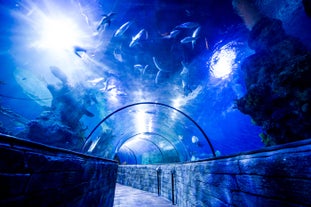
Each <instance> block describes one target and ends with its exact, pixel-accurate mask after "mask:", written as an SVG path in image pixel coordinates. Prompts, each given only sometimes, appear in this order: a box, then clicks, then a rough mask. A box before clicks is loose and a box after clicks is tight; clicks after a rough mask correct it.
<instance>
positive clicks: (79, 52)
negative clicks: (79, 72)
mask: <svg viewBox="0 0 311 207" xmlns="http://www.w3.org/2000/svg"><path fill="white" fill-rule="evenodd" d="M73 50H74V53H75V54H76V55H77V56H78V57H79V58H82V55H83V54H85V53H86V52H87V50H86V49H85V48H83V47H80V46H74V47H73Z"/></svg>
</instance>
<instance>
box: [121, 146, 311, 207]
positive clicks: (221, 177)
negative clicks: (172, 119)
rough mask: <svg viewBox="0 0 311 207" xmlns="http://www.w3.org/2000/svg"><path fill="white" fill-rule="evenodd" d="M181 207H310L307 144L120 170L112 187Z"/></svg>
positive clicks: (310, 164)
mask: <svg viewBox="0 0 311 207" xmlns="http://www.w3.org/2000/svg"><path fill="white" fill-rule="evenodd" d="M159 168H161V170H162V171H161V173H160V176H159V178H160V194H161V195H162V196H164V197H166V198H168V199H170V200H172V198H173V197H172V173H174V172H175V174H174V178H173V179H174V203H175V204H176V205H177V206H184V207H190V206H195V207H206V206H211V207H218V206H219V207H220V206H237V207H240V206H267V207H270V206H273V207H278V206H279V207H283V206H311V196H310V195H311V140H304V141H300V142H296V143H290V144H286V145H279V146H275V147H267V148H264V149H262V150H257V151H253V152H250V153H244V154H239V155H234V156H230V157H229V156H227V157H219V158H217V159H214V160H212V159H211V160H206V161H201V162H193V163H185V164H173V165H137V166H135V165H120V166H119V170H118V179H117V182H118V183H120V184H124V185H128V186H132V187H134V188H138V189H142V190H145V191H149V192H153V193H158V177H157V169H159Z"/></svg>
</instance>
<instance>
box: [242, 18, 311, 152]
mask: <svg viewBox="0 0 311 207" xmlns="http://www.w3.org/2000/svg"><path fill="white" fill-rule="evenodd" d="M249 46H250V48H252V49H254V50H255V52H256V53H255V54H253V55H251V56H250V57H248V58H246V60H245V61H244V62H243V64H242V70H243V71H244V73H245V82H246V88H247V93H246V94H245V96H244V97H242V98H240V99H238V100H237V102H236V104H237V108H238V109H239V110H240V111H241V112H243V113H245V114H248V115H250V116H251V117H252V119H253V121H254V123H255V124H257V125H259V126H261V127H262V129H263V133H262V134H261V135H260V137H261V139H262V141H263V142H264V144H265V145H266V146H270V145H276V144H282V143H287V142H292V141H297V140H301V139H307V138H311V108H310V104H311V103H310V102H311V82H310V80H311V54H310V52H309V51H307V49H305V47H304V46H303V45H302V44H301V43H300V42H299V41H298V40H296V39H295V38H293V37H291V36H288V35H286V34H285V32H284V30H283V28H282V23H281V21H279V20H276V19H269V18H262V19H261V20H260V21H259V22H258V23H257V24H256V25H255V26H254V27H253V29H252V30H251V33H250V38H249Z"/></svg>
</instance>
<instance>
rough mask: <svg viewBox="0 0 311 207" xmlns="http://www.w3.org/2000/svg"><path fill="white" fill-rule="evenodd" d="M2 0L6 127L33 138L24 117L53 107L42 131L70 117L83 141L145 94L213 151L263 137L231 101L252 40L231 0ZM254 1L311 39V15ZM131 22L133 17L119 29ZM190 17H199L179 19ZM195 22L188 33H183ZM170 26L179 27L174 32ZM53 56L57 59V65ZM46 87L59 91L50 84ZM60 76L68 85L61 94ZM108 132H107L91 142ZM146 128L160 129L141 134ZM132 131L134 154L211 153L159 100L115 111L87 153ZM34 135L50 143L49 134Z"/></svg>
mask: <svg viewBox="0 0 311 207" xmlns="http://www.w3.org/2000/svg"><path fill="white" fill-rule="evenodd" d="M0 2H1V3H0V15H1V16H0V18H1V27H0V30H1V33H0V41H1V44H0V49H1V50H0V59H1V76H0V77H1V78H0V106H1V111H0V123H1V126H2V133H8V134H11V135H13V136H18V137H21V138H26V139H32V137H31V136H29V128H28V127H29V123H30V122H31V121H33V120H36V119H37V118H38V117H39V116H42V112H51V113H52V114H53V113H55V114H57V115H56V116H55V117H53V116H52V115H51V114H50V115H49V116H48V117H49V118H48V120H47V121H46V120H45V121H46V122H45V125H44V126H45V127H47V129H46V130H47V131H53V130H52V128H53V127H55V126H54V125H55V124H59V125H58V126H61V127H63V128H66V124H67V125H68V123H70V124H72V126H71V125H70V124H69V128H70V127H71V128H70V130H72V131H74V133H76V132H77V131H79V130H81V129H84V130H82V131H83V132H82V131H79V133H80V134H79V136H81V137H82V139H84V140H85V138H86V137H87V136H88V135H89V133H90V132H91V130H92V129H93V128H94V127H95V126H96V124H97V123H98V122H99V121H100V120H102V119H103V118H105V117H106V116H107V115H108V114H110V113H112V112H113V111H115V110H117V109H119V108H120V107H124V106H126V105H128V104H133V103H138V102H146V101H148V102H158V103H163V104H167V105H170V106H172V107H174V108H176V109H178V110H181V111H183V112H184V113H185V114H187V115H189V116H190V117H191V118H192V119H193V120H194V121H195V122H196V123H198V125H199V126H200V127H201V128H202V129H203V130H204V132H205V133H206V134H207V136H208V138H209V139H210V141H211V143H212V144H213V146H214V149H215V150H216V151H218V152H217V153H218V154H221V155H228V154H232V153H239V152H242V151H248V150H254V149H259V148H261V147H263V144H262V142H261V140H260V137H259V133H260V132H261V129H260V127H258V126H255V125H254V124H253V123H252V121H251V118H250V117H249V116H247V115H245V114H242V113H241V112H240V111H238V110H237V109H236V108H235V100H236V99H238V98H241V97H242V96H243V95H244V94H245V86H244V84H245V83H244V77H243V73H242V71H241V70H240V65H241V63H242V62H243V60H244V59H245V58H246V57H248V56H249V55H251V54H253V51H252V50H251V49H250V48H249V47H248V45H247V38H248V30H247V29H246V27H245V26H244V24H243V22H242V20H241V19H240V17H239V16H238V15H237V14H236V13H235V12H234V11H233V9H232V6H231V1H228V0H221V1H219V0H210V1H203V0H202V1H199V0H198V1H194V2H193V1H164V0H158V1H147V0H145V1H143V0H140V1H138V0H136V1H135V0H133V1H123V0H118V1H112V0H111V1H110V0H107V1H95V0H93V1H86V0H72V1H61V0H58V1H27V0H26V1H0ZM261 9H262V10H263V12H265V14H266V15H268V16H271V17H274V18H279V19H281V20H282V21H283V24H284V28H285V30H286V31H287V32H288V33H289V34H291V35H293V36H295V37H297V38H299V39H300V40H301V41H302V42H303V43H304V44H305V45H306V46H307V47H309V48H310V42H311V41H310V38H311V35H310V30H309V31H307V30H306V28H311V27H310V18H308V17H307V16H306V15H305V13H304V11H303V8H302V5H301V4H300V2H298V1H289V0H287V1H284V2H283V3H282V4H281V3H279V1H262V4H261ZM104 15H106V16H104ZM102 18H104V19H103V22H102V24H100V21H101V19H102ZM126 22H129V23H128V25H129V27H128V28H127V29H124V28H125V26H126V25H125V26H124V28H123V29H124V30H121V32H120V31H119V32H120V33H121V34H118V35H116V31H117V30H118V29H120V27H121V26H122V25H124V24H125V23H126ZM186 22H191V23H195V24H194V25H192V26H191V25H188V26H187V28H182V27H183V26H181V25H182V24H183V23H186ZM178 25H179V26H178ZM308 26H309V27H308ZM198 27H200V31H199V32H198V34H197V36H196V37H195V39H190V40H188V41H187V40H185V39H184V38H185V37H191V36H192V35H193V32H194V30H195V29H197V28H198ZM174 29H175V30H178V34H176V36H174V35H175V34H172V33H171V32H172V31H174ZM170 33H171V34H170ZM182 42H184V43H182ZM51 66H55V67H57V68H58V69H59V71H58V72H57V74H56V75H55V74H53V73H52V72H51V69H50V67H51ZM158 67H159V68H158ZM63 76H65V77H66V81H64V79H62V78H61V77H63ZM48 85H49V86H53V87H54V88H56V90H58V92H55V93H54V94H53V93H52V92H51V90H49V89H48ZM64 86H66V90H67V89H68V90H67V91H65V89H64V91H65V92H64V91H63V92H60V90H61V88H62V87H64ZM62 110H63V111H62ZM88 113H89V114H88ZM87 114H88V115H89V116H88V115H87ZM51 117H53V118H51ZM37 120H38V119H37ZM40 120H41V119H40ZM40 120H39V121H38V123H40ZM61 120H63V121H61ZM64 120H66V121H64ZM70 120H71V121H72V122H73V123H71V121H70ZM75 120H76V121H75ZM41 121H42V120H41ZM49 124H50V125H49ZM103 132H104V135H105V134H108V135H109V136H108V135H107V136H106V135H105V136H104V135H103V137H106V138H102V140H100V141H98V136H101V135H102V134H101V133H103ZM141 133H156V134H160V135H161V136H163V137H165V138H163V139H162V138H160V137H161V136H158V135H155V136H149V135H148V136H143V137H140V135H137V134H141ZM51 134H52V132H51ZM193 136H195V137H194V138H193ZM133 137H134V140H135V138H136V139H137V140H138V142H137V143H136V144H134V145H135V146H136V145H137V146H136V147H137V148H135V147H134V148H135V149H136V150H138V149H140V150H138V151H139V153H146V152H148V149H149V150H150V151H156V150H157V149H159V150H160V151H162V154H163V151H168V152H169V153H171V152H172V153H176V152H178V151H179V152H180V153H181V154H182V152H183V151H184V153H185V155H184V160H189V159H192V160H196V159H203V158H206V157H209V156H211V150H210V148H209V146H208V144H207V142H206V139H205V138H204V136H203V135H202V134H201V133H200V132H199V131H198V129H197V128H196V127H195V126H193V123H191V122H189V120H188V119H187V118H185V117H184V116H182V115H180V114H178V113H176V112H174V111H173V110H171V109H168V108H165V107H161V106H155V105H147V106H145V105H144V106H135V107H133V108H128V109H126V110H124V111H121V112H119V113H116V114H115V115H113V116H111V118H109V119H108V120H107V121H106V122H105V123H103V124H102V125H101V126H100V127H99V129H98V130H97V132H96V133H95V134H94V135H93V136H91V137H90V139H89V141H90V140H91V143H92V144H93V148H94V149H88V152H90V153H92V152H94V154H97V155H100V156H103V157H107V158H110V159H112V158H113V157H114V155H115V153H116V152H117V151H118V149H119V148H120V147H121V146H122V144H124V143H126V141H127V140H133ZM196 139H198V141H197V140H196ZM84 140H82V141H81V140H80V142H78V141H77V142H71V140H69V141H68V140H67V141H66V143H67V142H68V143H67V144H65V139H64V140H62V139H55V145H56V146H59V147H64V148H70V147H68V146H70V145H72V144H73V143H76V144H77V147H76V148H75V150H79V149H81V148H82V146H83V143H81V142H83V141H84ZM137 140H136V141H137ZM139 140H143V142H139ZM146 140H147V141H146ZM35 141H39V142H42V143H47V144H51V145H53V142H54V141H53V139H52V138H51V139H49V142H46V139H45V138H44V137H42V140H40V139H39V138H37V139H36V140H35ZM145 142H146V143H147V144H143V143H145ZM100 143H101V144H100ZM148 143H149V145H148ZM150 143H153V144H150ZM167 143H171V145H170V144H167ZM89 144H90V143H89ZM96 144H97V146H96ZM140 144H141V146H139V145H140ZM99 145H101V146H99ZM132 145H133V143H132ZM143 145H144V146H143ZM154 145H155V146H156V148H157V149H156V148H154ZM117 146H118V147H117ZM129 146H130V145H129ZM148 146H149V147H148ZM151 146H153V147H151ZM165 147H167V148H165ZM71 148H72V146H71ZM73 148H74V147H73ZM173 148H175V151H174V150H172V149H173ZM181 148H183V149H181ZM137 153H138V152H137ZM155 154H157V153H156V152H155ZM164 154H165V153H164ZM177 154H178V153H177ZM172 156H173V155H172ZM177 156H178V155H177ZM168 159H169V158H168Z"/></svg>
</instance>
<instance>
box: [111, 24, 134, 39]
mask: <svg viewBox="0 0 311 207" xmlns="http://www.w3.org/2000/svg"><path fill="white" fill-rule="evenodd" d="M131 24H133V22H131V21H128V22H126V23H124V24H123V25H122V26H121V27H120V28H119V29H118V30H117V31H116V32H115V33H114V35H113V36H114V37H121V36H122V35H123V34H124V33H125V32H126V31H127V30H128V28H129V27H130V26H131Z"/></svg>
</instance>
